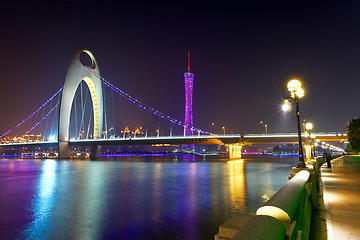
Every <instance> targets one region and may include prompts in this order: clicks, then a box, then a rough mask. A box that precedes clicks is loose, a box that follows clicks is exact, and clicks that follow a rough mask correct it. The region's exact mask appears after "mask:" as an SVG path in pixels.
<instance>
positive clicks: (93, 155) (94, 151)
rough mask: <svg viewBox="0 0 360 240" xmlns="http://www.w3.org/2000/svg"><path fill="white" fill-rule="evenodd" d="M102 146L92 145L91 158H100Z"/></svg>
mask: <svg viewBox="0 0 360 240" xmlns="http://www.w3.org/2000/svg"><path fill="white" fill-rule="evenodd" d="M100 148H101V146H99V145H93V146H91V152H90V159H91V160H96V159H98V158H99V156H100Z"/></svg>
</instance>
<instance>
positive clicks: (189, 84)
mask: <svg viewBox="0 0 360 240" xmlns="http://www.w3.org/2000/svg"><path fill="white" fill-rule="evenodd" d="M184 77H185V127H184V136H189V135H193V130H192V129H193V126H194V123H193V111H192V95H193V83H194V74H192V73H191V72H190V53H189V52H188V71H187V72H186V73H184Z"/></svg>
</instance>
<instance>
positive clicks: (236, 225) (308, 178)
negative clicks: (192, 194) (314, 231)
mask: <svg viewBox="0 0 360 240" xmlns="http://www.w3.org/2000/svg"><path fill="white" fill-rule="evenodd" d="M323 162H324V161H323V159H322V158H317V160H313V161H312V162H311V163H310V165H308V169H307V170H301V171H299V172H298V173H297V174H296V175H295V176H293V178H292V179H291V180H290V181H289V182H288V183H287V184H285V185H284V186H283V187H282V188H281V189H280V190H279V191H278V192H277V193H275V194H274V195H273V196H272V197H271V198H270V199H269V200H268V201H267V202H266V203H265V204H264V205H263V206H261V207H260V208H259V209H258V210H257V211H256V215H255V216H251V215H243V216H236V217H233V218H231V219H229V220H228V221H227V222H225V223H224V224H223V225H221V226H220V227H219V233H218V234H217V235H215V239H219V240H220V239H232V240H235V239H236V240H240V239H309V233H310V223H311V214H312V210H313V209H316V208H317V205H318V204H317V203H318V202H317V198H318V196H317V192H318V181H319V180H318V169H319V167H320V166H321V164H322V163H323ZM289 177H291V175H290V176H289Z"/></svg>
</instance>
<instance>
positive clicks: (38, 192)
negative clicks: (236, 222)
mask: <svg viewBox="0 0 360 240" xmlns="http://www.w3.org/2000/svg"><path fill="white" fill-rule="evenodd" d="M295 165H296V161H295V160H291V159H290V160H289V159H280V158H273V159H269V158H267V159H265V158H264V159H245V160H237V161H229V162H227V161H224V159H219V158H215V157H213V156H211V157H210V156H207V157H206V159H205V158H204V157H203V156H190V155H184V156H182V155H178V156H142V157H141V156H131V157H114V158H102V160H101V161H86V160H72V161H69V160H54V159H41V160H39V159H0V239H86V240H88V239H213V238H214V234H215V233H217V231H218V227H219V225H221V224H222V223H223V222H225V221H226V220H227V219H228V218H230V217H231V216H233V215H235V214H237V213H255V211H256V209H257V208H258V207H259V206H260V205H261V204H263V203H264V202H265V201H266V200H267V199H268V198H269V197H271V196H272V195H273V194H274V193H275V192H276V191H277V190H278V189H280V188H281V187H282V186H283V185H284V184H285V183H286V182H287V176H288V175H289V173H290V171H291V167H292V166H295Z"/></svg>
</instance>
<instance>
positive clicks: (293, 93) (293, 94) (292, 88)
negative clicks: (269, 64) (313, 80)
mask: <svg viewBox="0 0 360 240" xmlns="http://www.w3.org/2000/svg"><path fill="white" fill-rule="evenodd" d="M287 90H288V91H289V92H290V97H287V98H285V99H284V101H283V102H284V104H283V106H282V109H283V110H284V111H287V112H290V111H291V103H295V107H296V118H297V130H298V137H299V163H298V165H297V167H298V168H306V165H305V161H304V153H303V148H302V141H301V128H300V111H299V100H300V98H302V97H303V96H304V95H305V92H304V89H302V87H301V82H300V81H299V80H297V79H293V80H291V81H289V82H288V84H287Z"/></svg>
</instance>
